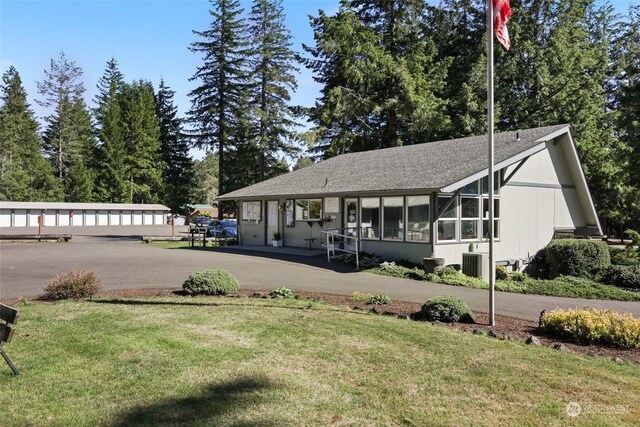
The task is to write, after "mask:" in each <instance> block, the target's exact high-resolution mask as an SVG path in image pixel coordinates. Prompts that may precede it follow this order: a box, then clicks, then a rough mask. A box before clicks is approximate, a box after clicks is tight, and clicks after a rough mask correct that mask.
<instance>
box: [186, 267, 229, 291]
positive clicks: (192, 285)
mask: <svg viewBox="0 0 640 427" xmlns="http://www.w3.org/2000/svg"><path fill="white" fill-rule="evenodd" d="M182 289H183V290H184V292H185V293H186V294H188V295H227V294H230V293H233V292H235V291H237V290H238V289H240V286H239V284H238V280H237V279H236V278H235V277H233V275H232V274H231V273H229V272H228V271H227V270H220V269H217V270H207V271H199V272H196V273H191V274H190V275H189V277H188V278H187V280H186V281H185V282H184V283H183V284H182Z"/></svg>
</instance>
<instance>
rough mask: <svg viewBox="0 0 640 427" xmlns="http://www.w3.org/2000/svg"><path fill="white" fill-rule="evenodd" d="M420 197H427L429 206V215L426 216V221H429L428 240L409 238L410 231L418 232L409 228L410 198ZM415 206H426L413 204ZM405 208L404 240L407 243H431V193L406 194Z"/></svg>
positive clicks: (427, 228)
mask: <svg viewBox="0 0 640 427" xmlns="http://www.w3.org/2000/svg"><path fill="white" fill-rule="evenodd" d="M420 197H423V198H426V199H427V203H426V206H427V217H426V218H427V220H426V223H427V227H426V232H427V239H426V240H422V239H419V240H416V239H409V233H410V232H411V233H416V231H413V230H411V231H410V230H409V224H410V221H409V199H410V198H416V199H417V198H420ZM413 206H424V204H421V205H420V204H419V205H413ZM404 210H405V213H404V218H405V219H404V222H405V227H404V228H405V230H404V241H405V242H406V243H431V195H429V194H422V195H414V196H405V198H404ZM418 233H424V231H418Z"/></svg>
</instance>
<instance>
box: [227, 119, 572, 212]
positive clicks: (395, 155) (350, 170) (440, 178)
mask: <svg viewBox="0 0 640 427" xmlns="http://www.w3.org/2000/svg"><path fill="white" fill-rule="evenodd" d="M565 128H566V130H567V131H568V128H569V125H556V126H547V127H541V128H535V129H524V130H519V131H517V133H518V136H519V138H520V139H519V140H516V131H513V132H504V133H499V134H496V135H495V137H494V138H495V139H494V140H495V144H494V147H495V148H494V150H495V162H496V163H500V162H504V161H507V160H508V159H511V158H513V157H516V156H517V155H518V154H521V153H523V152H525V151H527V150H529V149H532V148H534V147H537V146H539V145H540V144H541V143H542V141H546V140H547V139H550V137H551V136H553V135H554V134H557V133H558V132H559V131H561V130H564V129H565ZM483 170H484V171H485V173H486V170H487V137H486V135H484V136H474V137H468V138H459V139H452V140H447V141H436V142H430V143H427V144H417V145H407V146H402V147H393V148H386V149H382V150H373V151H364V152H358V153H350V154H343V155H341V156H337V157H333V158H331V159H327V160H324V161H322V162H319V163H316V164H314V165H311V166H308V167H305V168H302V169H299V170H296V171H293V172H290V173H288V174H285V175H280V176H277V177H275V178H271V179H269V180H266V181H263V182H259V183H257V184H254V185H250V186H248V187H245V188H241V189H239V190H236V191H233V192H231V193H227V194H224V195H222V196H220V197H219V199H222V200H232V199H247V198H251V197H260V198H262V197H268V196H297V195H300V196H302V195H304V196H312V195H331V194H336V195H337V194H356V193H375V192H389V191H395V192H403V191H404V192H407V191H417V190H439V189H442V188H444V187H447V186H450V185H452V184H455V183H457V182H459V181H461V180H463V179H465V178H468V177H470V176H472V175H475V174H477V173H480V172H482V171H483Z"/></svg>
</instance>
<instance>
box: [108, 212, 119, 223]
mask: <svg viewBox="0 0 640 427" xmlns="http://www.w3.org/2000/svg"><path fill="white" fill-rule="evenodd" d="M109 225H120V212H117V211H110V212H109Z"/></svg>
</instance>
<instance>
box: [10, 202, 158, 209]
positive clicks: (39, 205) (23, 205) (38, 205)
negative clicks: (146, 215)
mask: <svg viewBox="0 0 640 427" xmlns="http://www.w3.org/2000/svg"><path fill="white" fill-rule="evenodd" d="M0 209H72V210H73V209H76V210H82V209H86V210H126V211H169V210H170V209H169V208H168V207H166V206H165V205H160V204H135V203H133V204H131V203H67V202H10V201H0Z"/></svg>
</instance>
